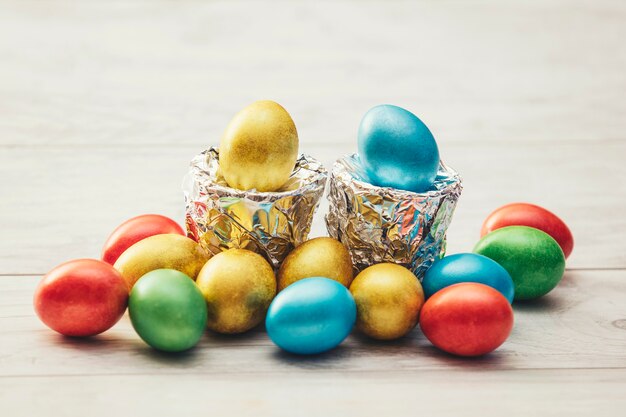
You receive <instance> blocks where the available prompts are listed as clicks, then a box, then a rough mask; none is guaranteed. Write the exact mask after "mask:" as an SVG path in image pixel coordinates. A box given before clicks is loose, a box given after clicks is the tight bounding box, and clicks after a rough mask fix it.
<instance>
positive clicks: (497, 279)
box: [422, 253, 515, 303]
mask: <svg viewBox="0 0 626 417" xmlns="http://www.w3.org/2000/svg"><path fill="white" fill-rule="evenodd" d="M461 282H477V283H480V284H485V285H488V286H490V287H492V288H494V289H496V290H498V291H499V292H500V293H502V295H504V296H505V297H506V299H507V300H509V303H512V302H513V296H514V295H515V286H514V284H513V279H511V275H509V273H508V272H507V271H506V269H504V268H503V267H502V266H500V264H498V263H497V262H496V261H494V260H492V259H490V258H487V257H486V256H483V255H478V254H475V253H457V254H455V255H450V256H446V257H445V258H443V259H440V260H438V261H437V262H435V263H434V264H433V266H431V267H430V268H429V269H428V271H426V274H425V275H424V279H423V280H422V288H423V289H424V295H425V296H426V298H429V297H430V296H431V295H433V294H434V293H436V292H437V291H439V290H441V289H443V288H445V287H448V286H450V285H453V284H458V283H461Z"/></svg>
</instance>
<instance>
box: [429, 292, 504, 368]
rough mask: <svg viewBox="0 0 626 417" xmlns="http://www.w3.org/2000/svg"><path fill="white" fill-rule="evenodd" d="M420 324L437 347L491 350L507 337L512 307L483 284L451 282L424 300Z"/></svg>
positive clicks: (463, 352) (470, 352)
mask: <svg viewBox="0 0 626 417" xmlns="http://www.w3.org/2000/svg"><path fill="white" fill-rule="evenodd" d="M420 327H421V329H422V332H424V335H425V336H426V337H427V338H428V340H430V341H431V343H432V344H433V345H435V346H437V347H438V348H439V349H441V350H444V351H446V352H448V353H452V354H454V355H459V356H480V355H484V354H486V353H489V352H491V351H493V350H495V349H496V348H497V347H498V346H500V345H501V344H502V343H504V341H505V340H506V339H507V338H508V337H509V334H510V333H511V329H512V328H513V309H512V308H511V305H510V304H509V302H508V301H507V299H506V298H505V297H504V296H503V295H502V294H501V293H500V292H498V291H497V290H495V289H493V288H491V287H489V286H487V285H484V284H477V283H461V284H455V285H451V286H449V287H446V288H444V289H442V290H440V291H438V292H436V293H435V295H433V296H432V297H430V298H429V299H428V300H427V301H426V303H425V304H424V307H422V312H421V314H420Z"/></svg>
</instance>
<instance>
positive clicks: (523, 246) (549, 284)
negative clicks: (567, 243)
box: [474, 226, 565, 300]
mask: <svg viewBox="0 0 626 417" xmlns="http://www.w3.org/2000/svg"><path fill="white" fill-rule="evenodd" d="M474 252H475V253H478V254H481V255H484V256H486V257H488V258H491V259H493V260H494V261H496V262H497V263H499V264H500V265H501V266H502V267H503V268H504V269H506V270H507V272H508V273H509V275H510V276H511V278H512V279H513V284H514V285H515V300H529V299H533V298H537V297H541V296H543V295H545V294H547V293H549V292H550V291H552V289H553V288H554V287H556V286H557V284H558V283H559V281H560V280H561V278H562V277H563V272H565V256H564V255H563V251H562V250H561V247H560V246H559V244H558V243H557V242H556V240H554V239H553V238H552V237H550V235H548V234H547V233H544V232H542V231H541V230H539V229H535V228H532V227H527V226H508V227H503V228H501V229H497V230H495V231H493V232H491V233H489V234H488V235H485V236H484V237H483V238H482V239H481V240H480V241H479V242H478V243H477V244H476V246H475V247H474Z"/></svg>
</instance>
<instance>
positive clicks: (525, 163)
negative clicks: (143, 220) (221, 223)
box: [0, 0, 626, 416]
mask: <svg viewBox="0 0 626 417" xmlns="http://www.w3.org/2000/svg"><path fill="white" fill-rule="evenodd" d="M624 39H626V6H625V5H624V2H621V1H608V0H603V1H565V0H561V1H532V2H516V1H492V2H491V1H437V2H418V3H413V2H401V1H398V2H396V1H394V2H383V1H380V2H363V1H341V2H311V3H305V2H288V1H285V2H275V3H273V4H265V3H261V2H232V1H230V2H205V1H178V2H171V1H164V0H149V1H148V0H147V1H139V2H134V1H133V2H97V1H81V2H69V1H67V2H42V1H32V0H10V1H1V2H0V174H1V175H0V181H1V185H2V187H1V190H2V194H1V198H0V214H1V216H0V230H1V231H2V239H0V275H1V276H0V338H1V339H0V415H2V416H39V415H54V416H57V415H68V416H69V415H72V416H76V415H81V416H83V415H88V416H101V415H102V416H104V415H107V416H109V415H139V416H143V415H151V416H157V415H159V416H160V415H163V416H171V415H181V416H182V415H192V414H193V415H206V416H223V415H236V416H246V415H254V416H259V415H279V416H301V415H326V416H352V415H359V416H370V415H371V416H394V415H411V416H429V415H450V416H462V415H481V416H485V415H495V416H502V415H507V416H530V415H541V416H551V415H558V416H563V415H568V416H571V415H597V416H607V415H615V416H618V415H619V416H623V415H624V409H625V407H626V250H625V249H626V247H625V245H624V244H625V242H626V239H625V237H624V236H625V233H626V220H625V219H626V216H624V209H626V204H625V203H626V198H625V192H624V190H625V186H624V184H625V183H626V164H625V163H624V158H625V157H626V134H625V132H626V118H625V117H624V115H625V114H626V100H624V92H625V91H626V48H624V45H623V43H624ZM262 98H269V99H274V100H276V101H278V102H280V103H282V104H283V105H284V106H285V107H286V108H287V109H289V111H290V112H291V113H292V115H293V117H294V119H295V121H296V123H297V125H298V129H299V133H300V137H301V149H302V151H304V152H307V153H309V154H312V155H314V156H316V157H318V158H320V159H321V160H322V161H323V162H324V163H326V164H327V165H328V166H330V165H331V164H332V162H333V161H334V160H335V159H336V158H337V157H338V156H340V155H341V154H344V153H347V152H351V151H354V150H355V146H356V143H355V136H356V128H357V126H358V122H359V120H360V117H361V116H362V115H363V113H364V112H365V111H366V110H367V109H368V108H369V107H371V106H373V105H375V104H379V103H383V102H385V103H394V104H398V105H401V106H404V107H407V108H409V109H411V110H413V111H414V112H415V113H417V114H418V115H420V116H421V117H422V118H423V119H424V120H425V121H426V122H427V123H428V124H429V126H430V127H431V128H432V130H433V131H434V133H435V135H436V137H437V138H438V141H439V145H440V150H441V155H442V157H443V158H444V160H445V161H446V162H447V163H448V164H450V165H451V166H453V167H454V168H456V169H457V170H458V171H459V172H460V173H461V174H462V175H463V178H464V184H465V190H464V193H463V195H462V197H461V201H460V204H459V206H458V208H457V212H456V215H455V219H454V222H453V224H452V226H451V228H450V231H449V235H448V237H449V253H455V252H461V251H470V250H471V248H472V247H473V244H474V243H475V242H476V241H477V239H478V231H479V230H480V225H481V222H482V220H483V219H484V217H485V216H486V215H487V214H488V213H489V212H490V211H491V210H493V209H494V208H496V207H498V206H499V205H501V204H504V203H507V202H512V201H531V202H535V203H537V204H540V205H543V206H545V207H548V208H550V209H551V210H553V211H555V212H556V213H558V214H559V215H560V216H562V218H563V219H565V220H566V221H567V222H568V224H569V225H570V226H571V228H572V230H573V232H574V235H575V238H576V247H575V250H574V253H573V255H572V256H571V258H570V259H569V260H568V268H567V272H566V274H565V277H564V279H563V281H562V282H561V284H560V285H559V287H558V288H557V289H556V290H554V291H553V292H552V293H551V294H550V295H548V296H546V297H544V298H542V299H540V300H537V301H536V302H533V303H526V304H520V305H518V304H516V305H515V314H516V316H515V319H516V323H515V328H514V331H513V334H512V335H511V338H510V339H509V340H508V341H507V342H506V343H505V344H504V345H503V346H502V347H501V348H500V349H499V350H497V351H496V352H494V353H493V354H490V355H488V356H486V357H483V358H480V359H473V360H467V359H459V358H455V357H451V356H448V355H446V354H443V353H442V352H439V351H437V350H436V349H435V348H433V347H432V346H430V345H429V343H428V342H427V341H426V340H425V338H424V337H423V336H422V334H421V332H420V331H419V329H416V330H415V331H413V332H412V333H411V334H410V336H409V337H407V338H404V339H402V340H399V341H396V342H391V343H380V342H374V341H371V340H367V339H365V338H363V337H361V336H359V335H353V336H351V337H350V338H349V339H348V340H347V341H346V342H345V343H344V344H343V345H341V346H340V347H339V348H338V349H336V350H334V351H331V352H329V353H327V354H324V355H320V356H315V357H310V358H301V357H294V356H291V355H288V354H285V353H282V352H280V351H279V350H278V349H277V348H276V347H275V346H274V345H272V344H271V342H270V341H269V339H268V338H267V336H266V334H265V333H264V332H263V331H262V330H256V331H252V332H250V333H248V334H244V335H241V336H236V337H225V336H217V335H213V334H207V336H206V337H205V338H204V339H203V340H202V342H201V343H200V345H199V346H198V347H197V348H196V349H193V350H192V351H190V352H188V353H186V354H181V355H176V356H172V355H164V354H160V353H157V352H155V351H153V350H151V349H150V348H148V347H147V346H146V345H144V344H143V343H142V342H141V341H140V340H139V338H138V337H137V336H136V335H135V333H134V332H133V330H132V328H131V326H130V323H129V321H128V318H127V317H125V318H124V319H122V321H121V322H120V323H119V324H118V325H117V326H115V327H114V328H113V329H112V330H110V331H109V332H107V333H105V334H103V335H102V336H100V337H96V338H93V339H88V340H73V339H66V338H63V337H61V336H59V335H56V334H55V333H53V332H51V331H49V330H48V329H47V328H45V327H44V326H43V325H42V324H41V323H40V322H39V321H38V320H37V318H36V317H35V315H34V313H33V309H32V301H31V299H32V294H33V290H34V288H35V286H36V284H37V282H38V280H39V279H40V277H41V275H42V274H43V273H45V272H46V271H47V270H49V269H50V268H52V267H53V266H54V265H56V264H58V263H60V262H62V261H65V260H68V259H72V258H77V257H98V256H99V251H100V248H101V245H102V243H103V241H104V239H105V238H106V237H107V235H108V233H109V232H110V231H111V230H112V229H113V228H114V227H115V226H116V225H117V224H118V223H120V222H121V221H123V220H124V219H126V218H128V217H131V216H134V215H137V214H141V213H146V212H159V213H163V214H165V215H169V216H172V217H174V218H176V219H178V220H180V221H182V219H183V213H184V204H183V199H182V193H181V188H180V183H181V178H182V176H183V175H184V174H185V172H186V169H187V164H188V161H189V160H190V159H191V157H192V156H193V155H194V154H196V153H198V152H200V151H201V150H203V149H205V148H207V147H208V146H210V145H214V144H216V143H217V141H218V138H219V136H220V134H221V131H222V129H223V128H224V127H225V125H226V123H227V122H228V120H229V119H230V117H231V116H232V115H233V114H234V113H236V112H237V111H238V110H239V109H240V108H241V107H243V106H245V105H246V104H248V103H250V102H252V101H254V100H256V99H262ZM325 210H326V206H325V204H323V205H322V207H321V209H320V212H318V213H317V215H316V218H315V223H314V229H313V233H312V235H313V236H316V235H323V234H324V233H325V229H324V226H323V217H322V215H323V212H324V211H325Z"/></svg>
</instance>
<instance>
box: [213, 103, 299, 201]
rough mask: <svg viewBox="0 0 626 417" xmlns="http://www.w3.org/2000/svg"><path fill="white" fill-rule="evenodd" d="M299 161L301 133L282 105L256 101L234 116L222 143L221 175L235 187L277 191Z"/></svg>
mask: <svg viewBox="0 0 626 417" xmlns="http://www.w3.org/2000/svg"><path fill="white" fill-rule="evenodd" d="M297 158H298V132H297V130H296V125H295V124H294V122H293V119H292V118H291V116H290V115H289V113H288V112H287V110H285V109H284V108H283V107H282V106H281V105H280V104H278V103H276V102H274V101H270V100H261V101H256V102H254V103H252V104H250V105H249V106H247V107H246V108H244V109H243V110H241V111H240V112H239V113H237V114H236V115H235V117H233V119H232V120H231V121H230V123H229V124H228V127H227V128H226V131H225V132H224V134H223V136H222V139H221V140H220V172H221V173H222V175H223V176H224V179H225V180H226V182H227V183H228V185H230V186H231V187H233V188H238V189H240V190H250V189H256V190H257V191H276V190H278V189H280V187H281V186H282V185H283V184H285V182H286V181H287V180H288V179H289V176H290V175H291V172H292V171H293V167H294V165H295V164H296V159H297Z"/></svg>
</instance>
